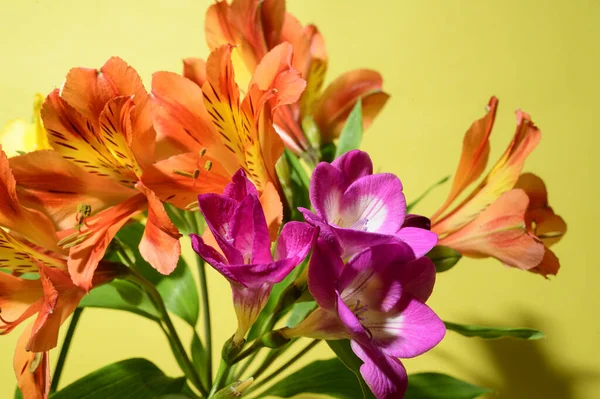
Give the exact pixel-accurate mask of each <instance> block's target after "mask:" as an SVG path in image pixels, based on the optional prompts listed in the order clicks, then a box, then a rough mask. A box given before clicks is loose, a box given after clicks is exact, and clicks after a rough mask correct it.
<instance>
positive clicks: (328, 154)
mask: <svg viewBox="0 0 600 399" xmlns="http://www.w3.org/2000/svg"><path fill="white" fill-rule="evenodd" d="M335 151H336V149H335V144H334V143H327V144H325V145H322V146H321V161H323V162H329V163H331V162H333V160H334V159H335Z"/></svg>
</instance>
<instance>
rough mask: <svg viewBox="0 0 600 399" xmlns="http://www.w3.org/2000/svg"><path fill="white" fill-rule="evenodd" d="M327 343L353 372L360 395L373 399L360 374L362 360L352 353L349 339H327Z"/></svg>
mask: <svg viewBox="0 0 600 399" xmlns="http://www.w3.org/2000/svg"><path fill="white" fill-rule="evenodd" d="M327 345H329V347H330V348H331V350H332V351H333V352H334V353H335V354H336V356H337V357H338V359H339V360H340V361H341V362H342V363H343V364H344V365H345V366H346V368H348V370H350V371H351V372H352V373H353V374H354V379H355V380H356V381H357V382H358V386H359V387H360V390H361V391H362V397H363V398H364V399H374V398H375V396H374V395H373V393H372V392H371V389H369V387H368V385H367V383H366V382H365V380H364V379H363V377H362V375H361V374H360V366H362V364H363V362H362V360H360V359H359V358H358V356H356V355H355V354H354V352H353V351H352V347H351V346H350V341H348V340H347V339H342V340H338V341H327ZM356 392H358V390H356Z"/></svg>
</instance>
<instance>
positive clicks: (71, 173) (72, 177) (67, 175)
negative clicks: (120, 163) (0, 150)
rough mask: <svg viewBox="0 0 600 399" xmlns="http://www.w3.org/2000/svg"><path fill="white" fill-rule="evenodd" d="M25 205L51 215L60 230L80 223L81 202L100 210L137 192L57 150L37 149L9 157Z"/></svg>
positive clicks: (96, 210) (19, 193)
mask: <svg viewBox="0 0 600 399" xmlns="http://www.w3.org/2000/svg"><path fill="white" fill-rule="evenodd" d="M9 164H10V167H11V169H12V171H13V174H14V176H15V179H16V181H17V194H18V196H19V200H20V201H21V203H22V205H24V206H26V207H28V208H32V209H36V210H38V211H40V212H42V213H44V214H45V215H46V216H48V217H49V218H50V219H51V220H52V221H53V222H54V223H55V225H56V226H57V228H59V229H63V230H64V229H68V228H72V227H73V226H75V224H76V218H75V215H76V213H77V205H78V204H82V203H83V204H88V205H90V206H91V207H92V211H93V212H94V213H95V212H99V211H101V210H103V209H105V208H106V207H108V206H110V205H114V204H117V203H119V202H122V201H124V200H125V199H127V198H129V197H131V196H133V195H134V194H135V191H134V190H133V189H130V188H127V187H125V186H122V185H120V184H119V183H118V182H116V181H115V180H113V179H111V178H108V177H101V176H98V175H97V174H90V173H87V172H85V171H84V170H83V169H81V168H80V167H79V166H77V165H76V164H75V163H72V162H71V161H68V160H66V159H64V158H62V157H61V156H60V154H59V153H58V152H56V151H35V152H31V153H28V154H25V155H20V156H17V157H13V158H10V159H9Z"/></svg>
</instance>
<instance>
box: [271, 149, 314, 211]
mask: <svg viewBox="0 0 600 399" xmlns="http://www.w3.org/2000/svg"><path fill="white" fill-rule="evenodd" d="M279 162H280V164H279V167H278V172H279V179H280V181H281V185H282V187H283V189H284V193H285V196H286V200H287V203H288V204H289V207H290V211H291V219H292V220H304V218H303V216H302V214H301V213H300V212H299V211H298V207H303V208H310V206H311V205H310V199H309V197H308V189H309V186H310V179H309V177H308V175H307V174H306V170H305V169H304V167H303V166H302V164H301V163H300V161H299V160H298V158H297V157H296V156H295V155H294V154H293V153H292V152H291V151H290V150H288V149H286V150H285V151H284V153H283V158H282V159H281V160H280V161H279Z"/></svg>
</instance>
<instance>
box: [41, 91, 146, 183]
mask: <svg viewBox="0 0 600 399" xmlns="http://www.w3.org/2000/svg"><path fill="white" fill-rule="evenodd" d="M42 119H43V120H44V126H45V127H46V130H47V131H48V140H49V141H50V145H51V146H52V148H54V150H56V151H58V152H59V153H60V154H61V155H62V156H63V158H65V159H68V160H70V161H73V162H74V163H76V164H78V165H79V166H81V167H82V168H83V169H85V170H86V171H87V172H88V173H91V174H96V175H98V176H107V177H108V176H110V177H111V178H113V179H115V180H117V181H120V182H122V184H125V185H130V186H133V184H135V181H136V178H135V174H133V173H130V172H129V171H128V170H127V169H126V168H125V167H123V166H121V165H120V164H119V163H118V162H117V161H116V160H115V159H114V157H113V156H112V154H111V153H110V151H109V150H108V149H107V148H106V146H105V145H104V143H103V142H102V141H101V139H100V138H99V136H98V135H99V132H98V131H97V129H99V128H94V126H93V124H92V123H91V122H90V121H89V120H87V119H86V118H84V117H83V116H82V115H81V114H80V113H79V112H77V111H76V110H75V109H74V108H73V107H71V106H70V105H69V104H68V103H67V102H66V101H65V100H63V99H62V98H61V97H59V95H58V90H54V91H53V92H52V93H50V95H48V97H47V98H46V101H45V102H44V106H43V107H42Z"/></svg>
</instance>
